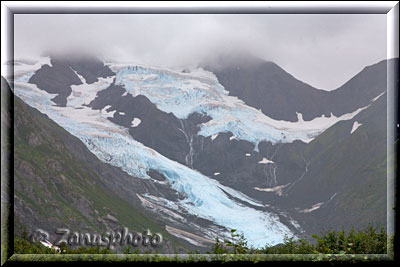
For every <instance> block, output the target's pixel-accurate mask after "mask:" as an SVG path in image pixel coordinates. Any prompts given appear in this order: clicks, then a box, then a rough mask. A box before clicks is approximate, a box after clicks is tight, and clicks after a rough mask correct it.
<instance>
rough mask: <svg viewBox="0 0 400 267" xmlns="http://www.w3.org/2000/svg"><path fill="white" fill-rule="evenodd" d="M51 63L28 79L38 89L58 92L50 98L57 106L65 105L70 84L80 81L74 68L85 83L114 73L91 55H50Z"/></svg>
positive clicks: (80, 82)
mask: <svg viewBox="0 0 400 267" xmlns="http://www.w3.org/2000/svg"><path fill="white" fill-rule="evenodd" d="M50 62H51V64H52V66H49V65H44V66H42V68H40V69H39V70H38V71H36V72H35V74H34V75H33V76H32V77H31V78H30V79H29V83H32V84H36V86H37V87H38V88H39V89H42V90H45V91H46V92H48V93H50V94H58V95H57V96H56V97H54V98H53V99H52V101H53V102H54V103H56V104H57V105H59V106H66V104H67V97H68V96H69V95H70V94H71V92H72V90H71V85H80V84H82V81H81V80H80V79H79V77H78V76H77V75H76V74H75V72H74V70H75V71H76V72H77V73H78V74H79V75H82V76H83V77H84V78H85V80H86V83H88V84H91V83H94V82H97V81H98V79H97V78H98V77H103V78H105V77H110V76H113V75H115V73H113V72H112V71H111V70H110V69H109V68H108V67H107V66H104V63H103V62H102V61H100V60H99V59H97V58H93V57H61V58H59V57H52V58H51V61H50Z"/></svg>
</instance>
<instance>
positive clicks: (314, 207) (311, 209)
mask: <svg viewBox="0 0 400 267" xmlns="http://www.w3.org/2000/svg"><path fill="white" fill-rule="evenodd" d="M323 204H324V202H319V203H317V204H315V205H313V206H312V207H311V208H309V209H304V210H300V211H299V212H301V213H310V212H312V211H314V210H316V209H319V208H320V207H321V206H322V205H323Z"/></svg>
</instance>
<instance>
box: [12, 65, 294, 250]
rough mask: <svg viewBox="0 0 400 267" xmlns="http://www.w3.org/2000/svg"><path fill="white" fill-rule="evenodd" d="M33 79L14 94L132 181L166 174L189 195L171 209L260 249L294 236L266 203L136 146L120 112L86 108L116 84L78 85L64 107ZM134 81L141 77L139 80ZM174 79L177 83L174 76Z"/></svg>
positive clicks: (19, 80) (17, 85) (22, 80)
mask: <svg viewBox="0 0 400 267" xmlns="http://www.w3.org/2000/svg"><path fill="white" fill-rule="evenodd" d="M32 74H33V72H32V73H30V75H32ZM150 74H154V73H149V76H144V78H143V79H144V80H145V81H147V82H149V83H150V82H154V76H152V75H150ZM28 76H29V75H27V74H24V75H22V76H16V77H15V80H14V93H15V94H16V95H17V96H18V97H20V98H21V99H22V100H23V101H24V102H25V103H27V104H28V105H30V106H32V107H34V108H36V109H38V110H39V111H40V112H42V113H44V114H46V115H47V116H48V117H49V118H50V119H52V120H53V121H55V122H56V123H57V124H59V125H60V126H61V127H63V128H64V129H66V130H67V131H68V132H69V133H71V134H72V135H74V136H76V137H77V138H79V139H80V140H81V141H82V142H83V143H84V144H85V145H86V146H87V147H88V149H89V150H90V151H91V152H92V153H93V154H95V155H96V156H97V157H98V158H99V159H100V160H101V161H103V162H106V163H108V164H111V165H113V166H116V167H119V168H121V169H122V170H123V171H125V172H126V173H128V174H129V175H131V176H132V177H137V178H141V179H151V178H150V177H149V176H148V174H147V172H148V171H149V170H150V169H153V170H156V171H158V172H159V173H161V174H162V175H164V177H165V178H166V180H167V183H168V185H169V186H170V187H171V188H173V189H174V190H176V191H177V192H180V193H182V194H183V195H184V196H185V198H184V199H182V200H179V201H177V202H174V203H173V204H171V203H170V202H168V201H166V200H165V201H164V202H165V203H166V205H168V206H167V208H169V209H172V210H175V211H177V212H180V213H182V211H183V212H186V213H188V214H191V215H194V216H198V217H200V218H204V219H207V220H210V221H212V222H214V223H215V224H217V225H220V226H222V227H224V228H226V229H227V230H226V233H229V230H230V229H238V230H239V231H240V232H242V233H243V234H244V236H245V237H246V238H247V240H248V243H249V245H252V246H254V247H264V246H265V245H266V244H270V245H274V244H277V243H282V242H283V239H284V236H285V235H286V236H289V237H292V236H293V237H294V234H293V233H292V231H291V230H290V229H289V228H288V227H287V226H286V225H285V224H283V223H282V222H281V221H280V220H279V217H278V216H277V215H276V214H273V213H271V212H266V211H262V210H261V209H262V208H263V207H265V206H264V205H263V204H261V203H259V202H258V201H256V200H253V199H251V198H250V197H248V196H246V195H245V194H243V193H241V192H239V191H236V190H234V189H232V188H229V187H226V186H224V185H222V184H220V183H219V182H218V181H216V180H214V179H211V178H209V177H207V176H205V175H203V174H201V173H199V172H197V171H196V170H193V169H190V168H188V167H186V166H184V165H182V164H180V163H178V162H175V161H172V160H170V159H168V158H166V157H164V156H162V155H161V154H159V153H158V152H157V151H155V150H153V149H150V148H148V147H146V146H144V145H143V144H141V143H140V142H137V141H135V140H134V139H133V138H132V137H131V136H130V135H129V133H128V129H127V128H124V127H121V126H119V125H116V124H114V123H112V122H111V121H110V120H108V119H107V118H108V117H112V116H113V115H114V112H107V109H104V110H92V109H91V108H89V107H87V106H85V104H86V103H87V102H88V101H89V100H90V98H91V97H94V96H95V92H97V91H100V90H102V89H104V88H105V87H107V84H109V83H110V82H111V79H107V78H105V79H99V82H97V83H94V84H90V85H89V84H86V83H83V84H82V85H78V86H74V87H73V93H72V94H71V95H70V96H69V97H68V103H67V106H66V107H59V106H55V105H54V103H53V102H52V101H51V99H52V98H53V97H54V96H55V94H48V93H47V92H45V91H43V90H40V89H39V88H37V86H36V85H33V84H29V83H27V81H28V80H29V77H28ZM131 79H138V78H137V77H135V76H133V77H131ZM168 79H171V80H172V79H174V78H173V77H172V76H171V77H169V78H167V80H168ZM189 84H192V82H189ZM198 85H200V83H199V84H198ZM210 89H211V88H210ZM220 89H221V90H222V88H220ZM130 93H133V92H130ZM153 93H154V92H153ZM175 93H178V92H175ZM133 94H134V93H133ZM199 94H201V92H199ZM190 95H191V94H188V95H187V96H188V97H190ZM178 99H179V98H178ZM195 99H196V98H195ZM186 108H188V107H186ZM187 112H190V111H187ZM181 115H183V113H182V114H181ZM132 179H135V178H132ZM239 200H240V201H239ZM160 201H161V200H160ZM244 203H246V205H245V204H244ZM249 222H251V223H249ZM293 224H295V222H293Z"/></svg>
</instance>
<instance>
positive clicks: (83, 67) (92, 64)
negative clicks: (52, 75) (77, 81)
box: [51, 56, 115, 84]
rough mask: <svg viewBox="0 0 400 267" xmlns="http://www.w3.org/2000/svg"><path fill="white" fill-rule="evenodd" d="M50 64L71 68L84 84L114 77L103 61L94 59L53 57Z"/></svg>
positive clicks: (85, 57)
mask: <svg viewBox="0 0 400 267" xmlns="http://www.w3.org/2000/svg"><path fill="white" fill-rule="evenodd" d="M51 64H52V65H53V66H54V65H63V66H65V67H71V68H72V69H74V70H75V71H76V72H77V73H78V74H79V75H82V76H83V77H84V78H85V80H86V83H88V84H91V83H95V82H97V81H98V79H97V78H99V77H102V78H106V77H110V76H114V75H115V73H114V72H113V71H111V70H110V68H108V67H107V66H105V65H104V63H103V61H101V60H100V59H98V58H95V57H88V56H81V57H61V58H57V57H53V58H52V59H51Z"/></svg>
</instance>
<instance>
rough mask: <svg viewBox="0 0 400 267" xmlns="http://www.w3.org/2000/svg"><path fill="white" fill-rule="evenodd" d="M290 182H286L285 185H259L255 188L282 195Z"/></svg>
mask: <svg viewBox="0 0 400 267" xmlns="http://www.w3.org/2000/svg"><path fill="white" fill-rule="evenodd" d="M289 184H290V183H288V184H285V185H279V186H275V187H269V188H259V187H254V189H255V190H258V191H264V192H273V193H275V194H277V195H278V196H282V194H283V189H284V188H285V187H286V186H288V185H289Z"/></svg>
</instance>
